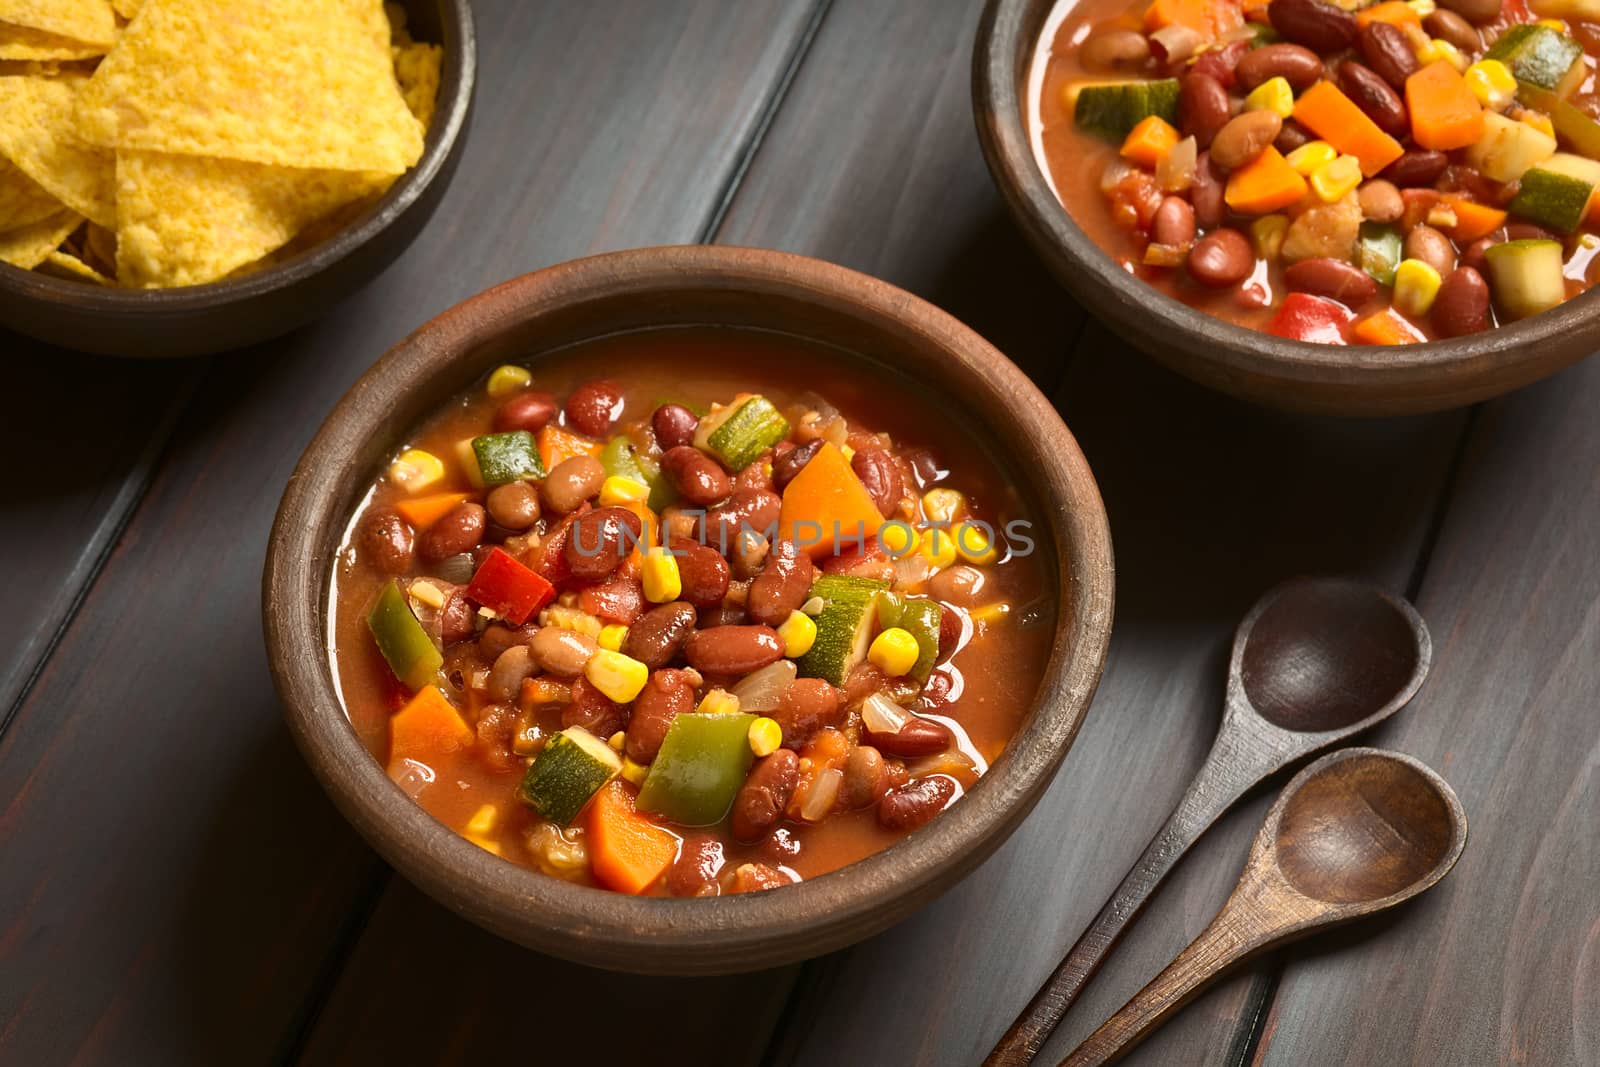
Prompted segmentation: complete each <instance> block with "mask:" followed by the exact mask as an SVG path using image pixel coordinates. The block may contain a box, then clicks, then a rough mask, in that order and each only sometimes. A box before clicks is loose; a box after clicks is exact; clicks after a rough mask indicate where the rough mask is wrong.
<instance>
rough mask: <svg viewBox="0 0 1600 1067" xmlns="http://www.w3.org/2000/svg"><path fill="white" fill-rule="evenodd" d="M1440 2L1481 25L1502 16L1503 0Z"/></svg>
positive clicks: (1452, 0)
mask: <svg viewBox="0 0 1600 1067" xmlns="http://www.w3.org/2000/svg"><path fill="white" fill-rule="evenodd" d="M1439 4H1440V6H1441V7H1447V8H1449V9H1450V10H1451V11H1454V12H1455V13H1456V14H1458V15H1460V16H1461V17H1462V18H1464V19H1466V20H1467V21H1468V22H1472V23H1476V24H1477V25H1479V26H1482V25H1483V24H1484V23H1486V22H1493V21H1494V20H1495V19H1497V18H1499V17H1500V6H1501V0H1439Z"/></svg>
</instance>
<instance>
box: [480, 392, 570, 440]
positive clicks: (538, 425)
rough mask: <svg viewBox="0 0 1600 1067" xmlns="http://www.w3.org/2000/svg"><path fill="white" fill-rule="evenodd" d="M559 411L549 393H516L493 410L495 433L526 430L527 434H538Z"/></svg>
mask: <svg viewBox="0 0 1600 1067" xmlns="http://www.w3.org/2000/svg"><path fill="white" fill-rule="evenodd" d="M560 410H561V405H560V404H558V403H556V398H555V397H553V396H551V395H550V394H549V393H541V392H537V391H533V392H526V393H518V394H517V395H516V396H514V397H512V398H511V399H510V400H507V401H506V402H505V403H504V404H501V405H500V407H499V408H498V409H496V410H495V413H494V428H495V432H496V433H510V432H512V431H513V430H527V431H528V432H529V433H538V432H539V431H540V430H542V429H544V428H545V425H546V424H547V423H548V422H549V421H550V420H551V419H553V418H555V417H556V412H558V411H560Z"/></svg>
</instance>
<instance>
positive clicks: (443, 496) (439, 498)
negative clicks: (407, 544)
mask: <svg viewBox="0 0 1600 1067" xmlns="http://www.w3.org/2000/svg"><path fill="white" fill-rule="evenodd" d="M471 495H472V494H471V493H434V494H433V495H432V496H414V497H410V498H409V499H406V500H397V501H395V505H394V509H395V510H396V511H398V512H399V513H400V517H401V518H402V519H405V520H406V521H407V522H409V523H410V524H411V525H412V526H414V527H416V528H417V529H418V530H426V529H427V528H428V527H430V526H432V525H433V524H434V523H436V522H438V521H439V520H440V519H442V518H444V517H445V514H446V513H448V512H449V511H450V510H451V509H452V508H454V507H455V506H456V505H457V504H460V503H462V502H463V501H465V500H467V499H468V498H469V497H471Z"/></svg>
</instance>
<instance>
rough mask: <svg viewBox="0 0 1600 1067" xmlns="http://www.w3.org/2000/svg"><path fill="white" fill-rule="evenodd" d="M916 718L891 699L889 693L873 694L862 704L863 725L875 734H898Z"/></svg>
mask: <svg viewBox="0 0 1600 1067" xmlns="http://www.w3.org/2000/svg"><path fill="white" fill-rule="evenodd" d="M913 718H915V716H913V715H912V714H911V712H909V711H907V710H906V709H905V708H902V707H901V706H900V705H899V704H896V703H895V702H894V701H893V700H891V699H889V695H888V694H887V693H883V692H878V693H873V694H872V695H871V696H869V697H867V698H866V699H865V700H863V701H862V702H861V723H862V725H863V726H865V727H866V728H867V729H868V730H870V731H871V732H873V733H875V734H897V733H899V732H900V731H901V730H902V729H904V728H905V725H906V723H908V722H910V721H911V720H912V719H913Z"/></svg>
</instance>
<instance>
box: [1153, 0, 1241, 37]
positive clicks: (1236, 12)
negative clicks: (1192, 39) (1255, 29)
mask: <svg viewBox="0 0 1600 1067" xmlns="http://www.w3.org/2000/svg"><path fill="white" fill-rule="evenodd" d="M1174 25H1176V26H1187V27H1189V28H1190V29H1191V30H1194V31H1195V32H1196V33H1198V34H1200V35H1201V36H1203V37H1207V38H1210V39H1212V40H1215V39H1216V38H1218V37H1220V36H1222V35H1223V34H1225V33H1227V32H1228V31H1229V30H1234V29H1238V28H1239V27H1240V26H1242V25H1244V14H1243V12H1241V11H1240V9H1239V2H1238V0H1155V2H1154V3H1152V4H1151V5H1150V6H1149V7H1148V8H1146V9H1145V13H1144V28H1145V29H1146V30H1151V31H1153V30H1159V29H1161V28H1162V27H1165V26H1174Z"/></svg>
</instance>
